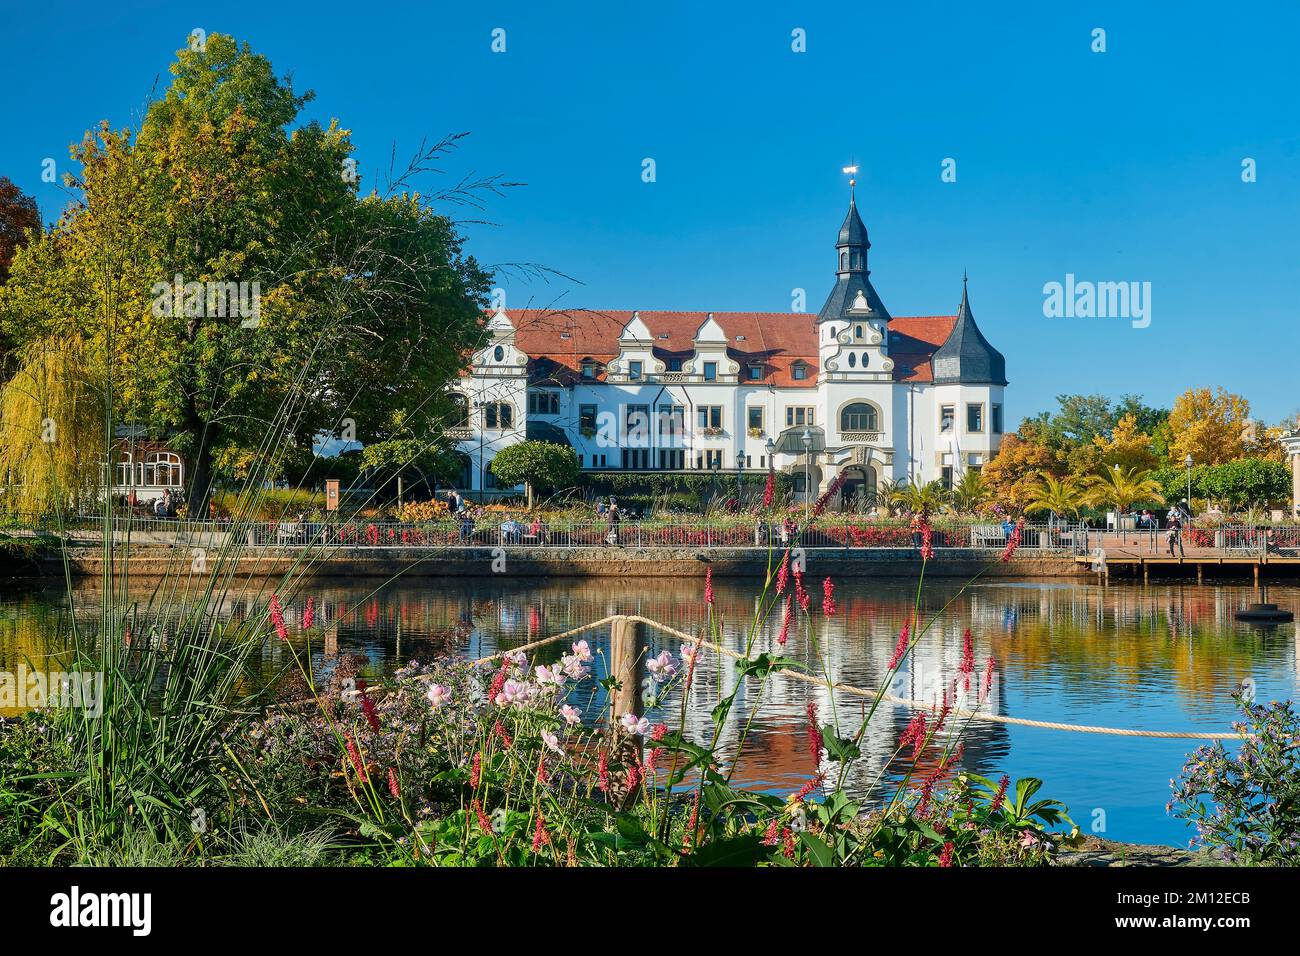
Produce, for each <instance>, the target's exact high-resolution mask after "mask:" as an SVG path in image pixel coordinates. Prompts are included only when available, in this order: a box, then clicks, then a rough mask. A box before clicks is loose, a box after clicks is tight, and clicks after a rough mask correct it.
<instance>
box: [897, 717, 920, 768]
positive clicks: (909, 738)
mask: <svg viewBox="0 0 1300 956" xmlns="http://www.w3.org/2000/svg"><path fill="white" fill-rule="evenodd" d="M925 738H926V726H925V714H916V715H914V716H913V717H912V719H911V721H910V722H909V723H908V725H907V729H906V730H904V731H903V736H901V737H899V738H898V747H899V749H900V750H901V749H902V748H903V747H906V746H907V745H908V744H911V745H912V759H913V760H915V759H916V758H917V757H918V756H920V754H921V748H923V747H924V746H925Z"/></svg>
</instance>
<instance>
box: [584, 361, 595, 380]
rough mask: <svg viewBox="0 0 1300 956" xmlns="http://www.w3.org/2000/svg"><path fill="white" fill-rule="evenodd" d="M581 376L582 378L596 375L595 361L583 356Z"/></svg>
mask: <svg viewBox="0 0 1300 956" xmlns="http://www.w3.org/2000/svg"><path fill="white" fill-rule="evenodd" d="M582 377H583V378H595V377H596V363H595V362H594V361H592V360H591V359H589V358H585V359H583V360H582Z"/></svg>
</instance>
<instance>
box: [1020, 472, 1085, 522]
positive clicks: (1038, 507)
mask: <svg viewBox="0 0 1300 956" xmlns="http://www.w3.org/2000/svg"><path fill="white" fill-rule="evenodd" d="M1087 503H1088V492H1087V490H1086V489H1085V488H1084V487H1083V486H1082V485H1081V484H1080V483H1079V480H1078V479H1077V478H1074V477H1067V478H1055V477H1053V476H1052V475H1049V474H1047V473H1046V472H1043V474H1042V475H1041V477H1040V480H1039V483H1038V484H1037V485H1036V486H1034V487H1033V488H1031V489H1030V492H1029V501H1028V503H1027V504H1026V505H1025V512H1026V513H1028V514H1035V513H1037V512H1040V511H1046V512H1047V513H1048V521H1049V522H1050V521H1051V520H1052V518H1053V517H1054V516H1055V515H1058V514H1059V515H1066V514H1072V515H1074V516H1075V517H1076V518H1077V517H1079V510H1080V509H1081V508H1083V506H1084V505H1086V504H1087Z"/></svg>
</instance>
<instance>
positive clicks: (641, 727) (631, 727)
mask: <svg viewBox="0 0 1300 956" xmlns="http://www.w3.org/2000/svg"><path fill="white" fill-rule="evenodd" d="M622 723H623V729H624V730H625V731H627V732H628V733H629V734H639V735H640V736H642V737H644V736H645V735H646V734H648V733H650V721H649V720H647V719H646V718H645V717H638V716H636V715H635V714H624V715H623V718H622Z"/></svg>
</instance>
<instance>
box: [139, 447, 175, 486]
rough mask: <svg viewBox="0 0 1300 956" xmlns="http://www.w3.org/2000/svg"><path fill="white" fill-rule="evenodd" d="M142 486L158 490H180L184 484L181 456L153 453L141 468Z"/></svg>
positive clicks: (164, 452)
mask: <svg viewBox="0 0 1300 956" xmlns="http://www.w3.org/2000/svg"><path fill="white" fill-rule="evenodd" d="M140 468H141V477H140V484H142V485H147V486H153V487H158V488H179V487H181V485H183V484H184V481H183V475H182V469H181V456H180V455H178V454H176V453H175V452H170V451H151V452H149V453H147V454H146V455H145V456H144V464H143V465H141V466H140Z"/></svg>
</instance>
